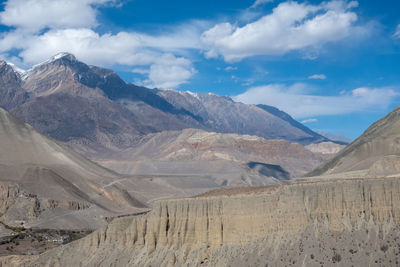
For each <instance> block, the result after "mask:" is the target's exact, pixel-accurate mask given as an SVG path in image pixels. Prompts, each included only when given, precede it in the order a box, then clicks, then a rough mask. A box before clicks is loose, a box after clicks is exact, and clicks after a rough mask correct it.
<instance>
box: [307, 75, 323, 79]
mask: <svg viewBox="0 0 400 267" xmlns="http://www.w3.org/2000/svg"><path fill="white" fill-rule="evenodd" d="M326 78H327V77H326V75H325V74H314V75H311V76H308V79H310V80H325V79H326Z"/></svg>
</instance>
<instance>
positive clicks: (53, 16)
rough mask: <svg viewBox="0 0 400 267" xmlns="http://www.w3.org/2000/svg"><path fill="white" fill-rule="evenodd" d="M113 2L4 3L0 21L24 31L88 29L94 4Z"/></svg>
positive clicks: (45, 0) (29, 0)
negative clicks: (69, 28) (70, 28)
mask: <svg viewBox="0 0 400 267" xmlns="http://www.w3.org/2000/svg"><path fill="white" fill-rule="evenodd" d="M113 2H115V0H8V1H7V2H6V3H5V7H4V11H3V12H1V13H0V22H1V23H2V24H4V25H7V26H13V27H17V28H20V29H24V30H28V31H39V30H41V29H44V28H60V27H61V28H67V27H90V26H95V25H96V24H97V20H96V13H97V11H96V8H95V6H96V5H97V6H98V5H104V4H108V3H113Z"/></svg>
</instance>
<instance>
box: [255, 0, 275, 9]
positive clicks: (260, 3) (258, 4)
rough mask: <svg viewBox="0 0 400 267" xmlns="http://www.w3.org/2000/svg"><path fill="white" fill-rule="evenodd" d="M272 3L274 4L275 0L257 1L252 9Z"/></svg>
mask: <svg viewBox="0 0 400 267" xmlns="http://www.w3.org/2000/svg"><path fill="white" fill-rule="evenodd" d="M271 2H274V0H256V1H255V2H254V4H253V5H252V6H251V7H250V8H256V7H258V6H260V5H263V4H266V3H271Z"/></svg>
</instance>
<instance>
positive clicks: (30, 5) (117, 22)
mask: <svg viewBox="0 0 400 267" xmlns="http://www.w3.org/2000/svg"><path fill="white" fill-rule="evenodd" d="M398 10H400V3H398V1H389V0H382V1H379V2H378V1H358V2H357V1H344V0H343V1H277V0H275V1H274V0H249V1H245V0H241V1H233V0H230V1H226V0H219V1H215V0H214V1H211V0H203V1H181V0H179V1H178V0H170V1H162V0H131V1H129V0H122V1H119V0H75V1H74V0H8V1H2V10H1V13H0V23H1V26H0V31H1V35H0V56H1V57H2V58H3V59H6V60H7V61H9V62H12V63H14V64H16V65H17V66H19V67H22V68H25V69H27V68H29V67H31V66H32V65H33V64H37V63H39V62H41V61H44V60H46V59H47V58H49V57H50V56H52V55H54V54H56V53H58V52H71V53H73V54H75V55H76V56H77V58H78V59H80V60H82V61H84V62H86V63H88V64H93V65H99V66H104V67H108V68H112V69H114V70H115V71H116V72H118V73H119V74H120V75H121V76H122V77H123V78H124V79H125V80H126V81H128V82H133V83H135V84H139V85H144V86H148V87H150V88H153V87H159V88H174V89H178V90H189V91H192V92H202V93H204V92H213V93H216V94H220V95H227V96H231V97H232V98H233V99H235V100H237V101H241V102H244V103H249V104H268V105H273V106H276V107H278V108H280V109H282V110H284V111H286V112H288V113H289V114H291V115H292V116H294V117H295V118H296V119H298V120H299V121H303V122H304V123H305V124H306V125H307V126H309V127H310V128H312V129H314V130H319V131H325V132H329V133H334V134H342V135H345V136H347V137H350V138H355V137H357V136H358V135H360V134H361V133H362V132H363V131H364V130H365V129H366V128H367V127H368V126H369V125H370V124H371V123H372V122H374V121H376V120H378V119H379V118H381V117H382V116H384V115H385V114H387V113H388V112H390V111H391V110H392V109H394V108H395V107H396V106H398V105H399V104H400V75H399V72H400V15H399V14H398Z"/></svg>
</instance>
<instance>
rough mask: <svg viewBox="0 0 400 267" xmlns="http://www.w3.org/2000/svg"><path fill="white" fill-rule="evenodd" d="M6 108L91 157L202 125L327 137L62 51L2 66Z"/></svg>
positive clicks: (281, 117) (274, 115)
mask: <svg viewBox="0 0 400 267" xmlns="http://www.w3.org/2000/svg"><path fill="white" fill-rule="evenodd" d="M0 88H2V89H1V90H0V96H1V99H0V107H3V108H5V109H6V110H8V111H9V112H11V113H12V114H14V115H16V116H17V117H18V118H20V119H22V120H23V121H25V122H27V123H29V124H30V125H32V126H33V127H34V128H35V129H37V130H39V131H41V132H43V133H45V134H47V135H49V136H51V137H53V138H55V139H57V140H59V141H63V142H67V143H69V144H70V145H71V146H73V147H74V148H75V149H77V150H79V151H81V152H83V153H85V155H86V156H91V155H93V154H95V155H96V154H101V153H103V152H104V151H108V150H110V149H111V150H118V149H123V148H127V147H130V146H132V144H135V141H136V139H137V136H141V135H144V134H148V133H154V132H160V131H167V130H169V131H171V130H182V129H187V128H197V129H203V130H207V131H213V132H218V133H236V134H250V135H256V136H260V137H263V138H266V139H284V140H288V141H290V142H298V143H301V144H310V143H319V142H323V141H328V139H327V138H325V137H323V136H321V135H319V134H318V133H315V132H313V131H311V130H310V129H308V128H307V127H305V126H304V125H301V124H299V123H297V124H296V123H294V120H293V119H292V118H291V117H290V116H289V115H287V114H284V113H283V112H277V111H276V110H273V109H268V108H266V107H265V106H264V107H257V106H254V105H246V104H243V103H238V102H234V101H232V99H230V98H229V97H222V96H218V95H215V94H193V93H190V92H180V91H175V90H158V89H148V88H145V87H140V86H135V85H133V84H130V83H125V82H124V81H123V80H122V79H121V78H120V77H119V76H118V75H117V74H116V73H114V72H113V71H111V70H108V69H103V68H99V67H95V66H88V65H86V64H85V63H83V62H80V61H79V60H77V59H76V58H75V57H74V56H73V55H71V54H68V53H62V54H59V55H56V56H54V57H52V58H51V59H49V60H47V61H46V62H43V63H41V64H39V65H36V66H34V67H33V68H31V69H30V70H28V71H26V72H18V71H16V70H14V69H13V67H12V66H11V65H9V64H7V63H6V62H4V61H3V62H2V63H1V65H0Z"/></svg>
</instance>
